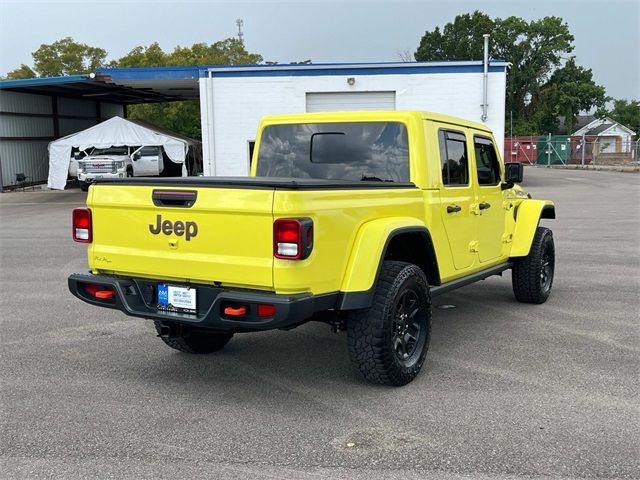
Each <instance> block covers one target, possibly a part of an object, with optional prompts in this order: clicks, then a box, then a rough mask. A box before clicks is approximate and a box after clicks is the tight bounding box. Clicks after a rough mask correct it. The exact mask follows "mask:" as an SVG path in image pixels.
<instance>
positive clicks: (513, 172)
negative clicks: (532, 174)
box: [504, 163, 524, 183]
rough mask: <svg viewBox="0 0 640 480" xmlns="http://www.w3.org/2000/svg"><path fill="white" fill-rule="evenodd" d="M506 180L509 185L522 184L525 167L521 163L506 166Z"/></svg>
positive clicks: (506, 164)
mask: <svg viewBox="0 0 640 480" xmlns="http://www.w3.org/2000/svg"><path fill="white" fill-rule="evenodd" d="M504 169H505V172H504V180H505V182H507V183H522V177H523V176H524V166H523V165H522V164H521V163H505V164H504Z"/></svg>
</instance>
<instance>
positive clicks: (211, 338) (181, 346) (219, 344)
mask: <svg viewBox="0 0 640 480" xmlns="http://www.w3.org/2000/svg"><path fill="white" fill-rule="evenodd" d="M154 324H155V327H156V331H157V332H158V335H161V336H160V338H161V339H162V341H163V342H164V343H166V344H167V345H169V346H170V347H171V348H173V349H175V350H179V351H181V352H184V353H196V354H204V353H213V352H217V351H218V350H220V349H222V348H223V347H224V346H225V345H226V344H227V343H228V342H229V340H231V337H233V333H207V332H195V331H192V330H189V329H187V328H179V327H177V326H176V325H171V324H163V323H162V322H154ZM167 330H168V332H169V334H168V335H167Z"/></svg>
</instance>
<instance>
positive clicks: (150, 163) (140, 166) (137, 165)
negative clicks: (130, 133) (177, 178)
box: [132, 147, 162, 177]
mask: <svg viewBox="0 0 640 480" xmlns="http://www.w3.org/2000/svg"><path fill="white" fill-rule="evenodd" d="M138 154H139V155H140V157H139V158H138V159H137V160H136V157H133V160H132V163H133V174H134V175H135V176H136V177H145V176H156V175H159V174H160V172H161V171H162V168H161V167H162V151H161V147H142V148H141V149H140V150H138Z"/></svg>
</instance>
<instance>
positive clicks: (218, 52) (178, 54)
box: [114, 38, 262, 138]
mask: <svg viewBox="0 0 640 480" xmlns="http://www.w3.org/2000/svg"><path fill="white" fill-rule="evenodd" d="M261 61H262V56H260V55H258V54H255V53H249V52H247V50H246V49H245V47H244V44H243V43H242V42H241V41H240V40H238V39H237V38H227V39H225V40H221V41H219V42H215V43H212V44H207V43H195V44H193V45H192V46H191V47H181V46H178V47H176V48H174V50H173V51H172V52H170V53H166V52H164V51H163V50H162V48H161V47H160V45H159V44H158V43H152V44H151V45H149V46H148V47H142V46H140V47H135V48H133V49H132V50H131V51H130V52H129V53H128V54H127V55H125V56H124V57H122V58H120V59H119V60H117V61H116V62H114V66H118V67H161V66H176V65H177V66H180V65H249V64H255V63H258V62H261ZM128 115H129V117H130V118H133V119H140V120H145V121H147V122H150V123H153V124H155V125H158V126H160V127H163V128H167V129H169V130H172V131H174V132H178V133H181V134H183V135H187V136H189V137H192V138H201V135H202V132H201V129H200V104H199V103H198V102H192V101H188V102H170V103H149V104H143V105H132V106H131V107H129V110H128Z"/></svg>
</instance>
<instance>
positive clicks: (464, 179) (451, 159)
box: [438, 129, 469, 187]
mask: <svg viewBox="0 0 640 480" xmlns="http://www.w3.org/2000/svg"><path fill="white" fill-rule="evenodd" d="M438 144H439V147H440V166H441V170H440V171H441V173H442V184H443V185H444V186H445V187H468V186H469V155H468V153H467V140H466V137H465V134H464V133H462V132H459V131H454V130H444V129H441V130H439V131H438Z"/></svg>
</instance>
